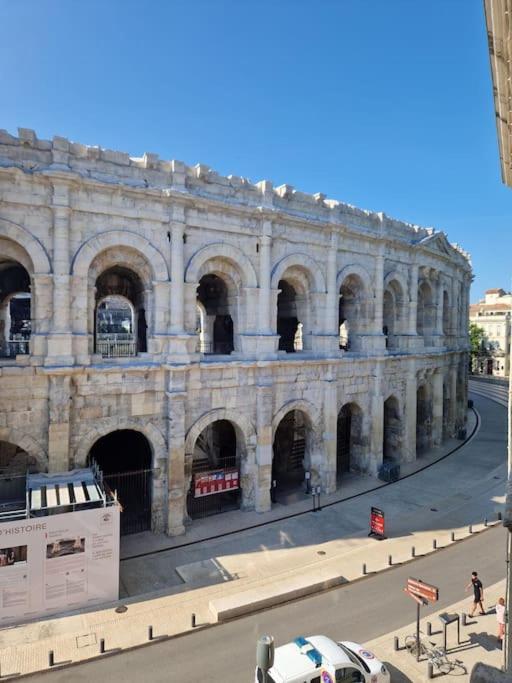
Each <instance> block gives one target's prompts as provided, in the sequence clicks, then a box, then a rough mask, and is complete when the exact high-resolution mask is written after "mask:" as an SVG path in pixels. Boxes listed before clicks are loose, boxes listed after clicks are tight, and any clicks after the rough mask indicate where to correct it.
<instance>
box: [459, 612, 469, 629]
mask: <svg viewBox="0 0 512 683" xmlns="http://www.w3.org/2000/svg"><path fill="white" fill-rule="evenodd" d="M467 618H468V615H467V614H466V612H462V614H461V615H460V620H461V622H462V625H463V626H466V620H467Z"/></svg>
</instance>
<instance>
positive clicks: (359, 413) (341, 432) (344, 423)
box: [336, 399, 365, 482]
mask: <svg viewBox="0 0 512 683" xmlns="http://www.w3.org/2000/svg"><path fill="white" fill-rule="evenodd" d="M364 449H365V437H364V412H363V409H362V407H361V405H360V403H359V402H358V401H355V400H353V399H349V400H347V401H344V402H343V405H341V406H340V408H339V410H338V412H337V418H336V478H337V480H338V482H339V481H340V479H341V478H342V477H343V474H344V473H346V472H350V471H357V470H359V471H361V470H363V469H364Z"/></svg>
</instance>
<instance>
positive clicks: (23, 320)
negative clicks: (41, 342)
mask: <svg viewBox="0 0 512 683" xmlns="http://www.w3.org/2000/svg"><path fill="white" fill-rule="evenodd" d="M30 291H31V287H30V276H29V274H28V272H27V270H26V269H25V268H24V266H22V265H21V264H20V263H17V262H16V261H12V260H10V259H5V260H2V257H1V256H0V357H3V358H15V357H16V356H17V355H18V354H28V353H29V346H30V335H31V331H32V320H31V293H30Z"/></svg>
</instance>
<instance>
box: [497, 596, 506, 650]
mask: <svg viewBox="0 0 512 683" xmlns="http://www.w3.org/2000/svg"><path fill="white" fill-rule="evenodd" d="M496 621H497V622H498V633H497V638H498V640H499V641H500V647H502V645H503V638H504V637H505V600H504V599H503V598H500V599H499V600H498V602H497V603H496Z"/></svg>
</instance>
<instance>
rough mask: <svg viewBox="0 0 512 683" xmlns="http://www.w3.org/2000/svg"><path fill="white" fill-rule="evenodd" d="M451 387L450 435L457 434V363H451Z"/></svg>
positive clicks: (449, 378) (449, 409) (449, 379)
mask: <svg viewBox="0 0 512 683" xmlns="http://www.w3.org/2000/svg"><path fill="white" fill-rule="evenodd" d="M448 381H449V387H450V403H449V406H448V429H449V433H450V436H451V437H453V436H456V423H457V366H456V365H455V363H453V362H452V363H451V364H450V370H449V376H448Z"/></svg>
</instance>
